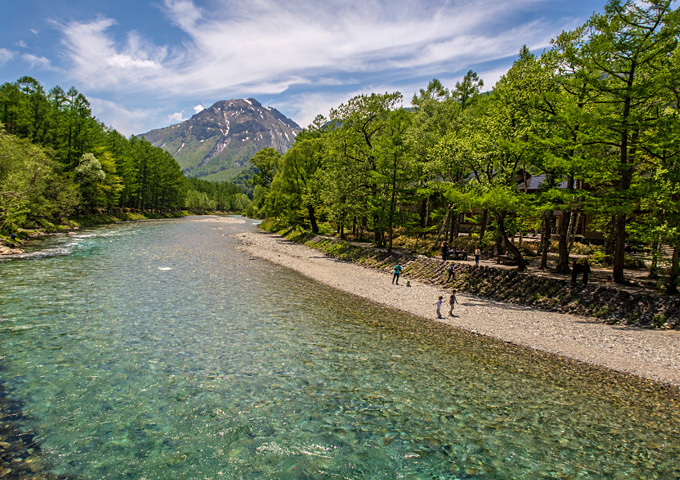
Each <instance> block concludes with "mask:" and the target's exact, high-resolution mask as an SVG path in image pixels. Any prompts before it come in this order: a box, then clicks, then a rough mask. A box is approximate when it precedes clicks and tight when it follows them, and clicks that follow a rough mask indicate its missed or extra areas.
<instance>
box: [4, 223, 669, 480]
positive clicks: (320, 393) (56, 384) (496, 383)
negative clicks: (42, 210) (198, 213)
mask: <svg viewBox="0 0 680 480" xmlns="http://www.w3.org/2000/svg"><path fill="white" fill-rule="evenodd" d="M253 228H254V226H253V225H252V223H246V224H242V225H234V224H228V223H217V222H206V221H204V219H202V218H200V217H189V218H185V219H181V220H169V221H151V222H138V223H130V224H121V225H114V226H109V227H103V228H97V229H91V230H86V231H82V232H78V233H76V234H72V235H65V236H57V237H51V238H48V239H46V240H43V241H41V242H40V243H39V244H37V245H36V247H39V248H40V250H39V251H38V252H35V253H33V254H29V255H27V256H26V257H25V258H23V259H15V260H11V261H4V262H0V294H1V296H0V379H1V380H2V382H3V383H4V388H5V390H6V391H7V392H8V393H9V396H10V398H11V399H12V401H13V402H16V404H17V405H19V406H20V408H21V410H22V413H23V416H22V417H21V418H22V420H21V427H22V429H25V430H26V431H27V432H32V433H33V434H34V435H35V440H36V442H37V443H38V444H39V446H40V449H41V451H42V453H43V455H44V461H45V465H47V468H49V469H50V471H51V472H54V473H55V474H60V475H68V476H69V477H70V478H77V479H122V478H131V479H219V478H225V479H402V478H403V479H518V478H523V479H534V478H535V479H543V478H555V479H585V478H588V479H591V478H592V479H648V478H663V479H666V478H668V479H672V478H678V477H680V461H679V460H678V459H679V458H680V433H679V425H680V422H679V420H680V413H679V410H680V409H679V408H678V406H679V405H680V402H678V395H677V392H675V391H673V390H671V389H665V388H657V387H656V386H654V385H651V384H649V383H646V382H643V381H638V380H635V379H631V378H628V377H625V376H621V375H614V374H609V373H606V372H602V371H599V370H597V369H594V368H589V367H584V366H582V365H578V364H575V363H572V362H567V361H563V360H559V359H556V358H553V357H551V356H548V355H542V354H539V353H536V352H531V351H528V350H523V349H519V348H516V347H512V346H508V345H505V344H502V343H500V342H495V341H491V340H488V339H484V338H481V337H477V336H474V335H470V334H466V333H460V332H457V331H455V330H453V329H450V328H447V327H445V326H442V325H437V324H434V323H432V322H430V321H426V320H421V319H418V318H415V317H413V316H410V315H407V314H403V313H400V312H396V311H394V310H390V309H387V308H383V307H380V306H376V305H374V304H372V303H370V302H368V301H365V300H362V299H360V298H354V297H351V296H348V295H346V294H343V293H340V292H338V291H335V290H333V289H331V288H328V287H325V286H323V285H319V284H316V283H314V282H312V281H311V280H309V279H307V278H306V277H303V276H301V275H299V274H297V273H295V272H292V271H290V270H287V269H284V268H282V267H279V266H276V265H274V264H270V263H269V262H267V261H265V260H260V259H253V258H250V257H249V256H248V255H247V254H245V253H243V252H241V251H239V250H237V249H236V248H235V247H236V246H237V245H238V242H237V241H236V240H235V239H233V238H231V237H229V235H230V234H231V233H236V232H239V231H246V230H251V229H253ZM499 320H502V319H499Z"/></svg>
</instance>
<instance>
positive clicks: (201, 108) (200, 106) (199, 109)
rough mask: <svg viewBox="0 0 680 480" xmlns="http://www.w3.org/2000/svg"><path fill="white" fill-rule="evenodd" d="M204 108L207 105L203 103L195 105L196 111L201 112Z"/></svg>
mask: <svg viewBox="0 0 680 480" xmlns="http://www.w3.org/2000/svg"><path fill="white" fill-rule="evenodd" d="M203 110H205V107H204V106H203V105H196V106H195V107H194V113H199V112H202V111H203Z"/></svg>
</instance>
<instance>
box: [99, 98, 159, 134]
mask: <svg viewBox="0 0 680 480" xmlns="http://www.w3.org/2000/svg"><path fill="white" fill-rule="evenodd" d="M88 100H89V102H90V106H91V107H92V110H93V111H94V112H97V116H105V117H106V118H107V122H108V123H109V124H110V125H114V126H115V128H116V130H118V131H119V132H120V133H121V134H123V135H125V136H129V135H132V134H135V133H140V132H144V131H146V130H148V128H147V125H148V123H149V121H150V120H152V119H157V118H158V117H159V115H160V113H159V112H158V111H157V110H154V109H150V108H137V109H130V108H126V107H125V106H123V105H121V104H120V103H116V102H113V101H111V100H107V99H104V98H99V97H91V96H88Z"/></svg>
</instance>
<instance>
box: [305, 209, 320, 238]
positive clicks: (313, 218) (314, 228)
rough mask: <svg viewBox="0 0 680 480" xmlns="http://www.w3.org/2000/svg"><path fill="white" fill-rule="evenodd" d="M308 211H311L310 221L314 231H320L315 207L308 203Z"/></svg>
mask: <svg viewBox="0 0 680 480" xmlns="http://www.w3.org/2000/svg"><path fill="white" fill-rule="evenodd" d="M307 212H308V213H309V223H310V224H311V225H312V233H319V225H317V223H316V213H315V212H314V207H313V206H311V205H308V206H307Z"/></svg>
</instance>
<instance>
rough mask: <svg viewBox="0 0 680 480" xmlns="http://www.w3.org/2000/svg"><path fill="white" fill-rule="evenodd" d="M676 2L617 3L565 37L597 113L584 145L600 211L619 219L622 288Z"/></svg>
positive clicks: (587, 117) (586, 121) (674, 32)
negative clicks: (628, 233) (628, 237)
mask: <svg viewBox="0 0 680 480" xmlns="http://www.w3.org/2000/svg"><path fill="white" fill-rule="evenodd" d="M671 3H672V2H671V1H670V0H650V1H642V2H631V1H627V2H624V3H622V2H621V1H620V0H611V1H610V2H609V3H607V5H606V7H605V12H604V13H603V14H594V15H593V16H592V17H591V18H590V20H589V21H588V22H587V23H586V25H585V26H584V27H582V28H581V29H578V30H577V31H576V32H567V33H565V34H563V35H562V36H561V38H560V39H558V43H559V44H560V45H561V46H562V47H563V55H564V56H565V58H566V59H567V61H568V62H569V63H570V64H572V65H574V66H575V67H576V68H575V71H574V77H575V79H576V80H577V81H579V82H581V83H582V85H583V89H584V92H578V93H577V94H578V95H583V93H585V94H586V95H588V97H590V98H592V99H593V102H594V103H596V105H597V108H596V109H594V110H591V111H588V112H583V113H584V116H583V117H582V122H581V124H582V125H583V130H582V131H583V135H584V138H583V140H582V144H583V145H585V146H587V147H588V150H589V155H590V156H591V158H593V159H597V160H596V161H594V162H590V164H589V168H588V178H586V179H585V180H586V181H588V182H590V183H591V184H595V185H597V186H598V195H597V200H598V201H599V202H600V205H599V206H598V207H597V208H598V209H599V210H600V211H601V212H602V213H603V214H605V215H610V216H611V217H612V219H613V233H614V239H615V242H614V246H615V250H614V261H613V263H614V266H613V277H614V281H615V282H617V283H623V282H625V277H624V252H625V250H624V249H625V243H626V226H627V225H628V222H629V220H630V218H631V216H632V215H633V214H634V212H635V211H636V210H637V209H638V208H639V205H640V196H639V189H638V188H637V187H636V185H637V182H638V180H639V178H640V173H641V170H644V169H645V168H646V167H645V162H646V159H645V156H644V155H643V148H642V146H643V145H645V144H648V143H649V142H650V141H652V140H653V139H652V138H649V136H648V132H650V131H653V130H654V127H655V126H656V125H657V123H658V122H659V121H660V116H659V111H660V110H661V109H663V108H664V104H665V102H666V99H665V98H664V96H663V95H661V94H660V93H661V92H662V90H663V88H664V87H663V83H662V82H661V81H660V80H661V79H662V78H663V77H662V74H663V72H664V71H666V70H667V69H668V68H669V63H670V61H671V54H672V53H673V51H674V50H675V48H676V45H677V38H678V33H679V30H678V11H677V10H673V9H672V8H671Z"/></svg>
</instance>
